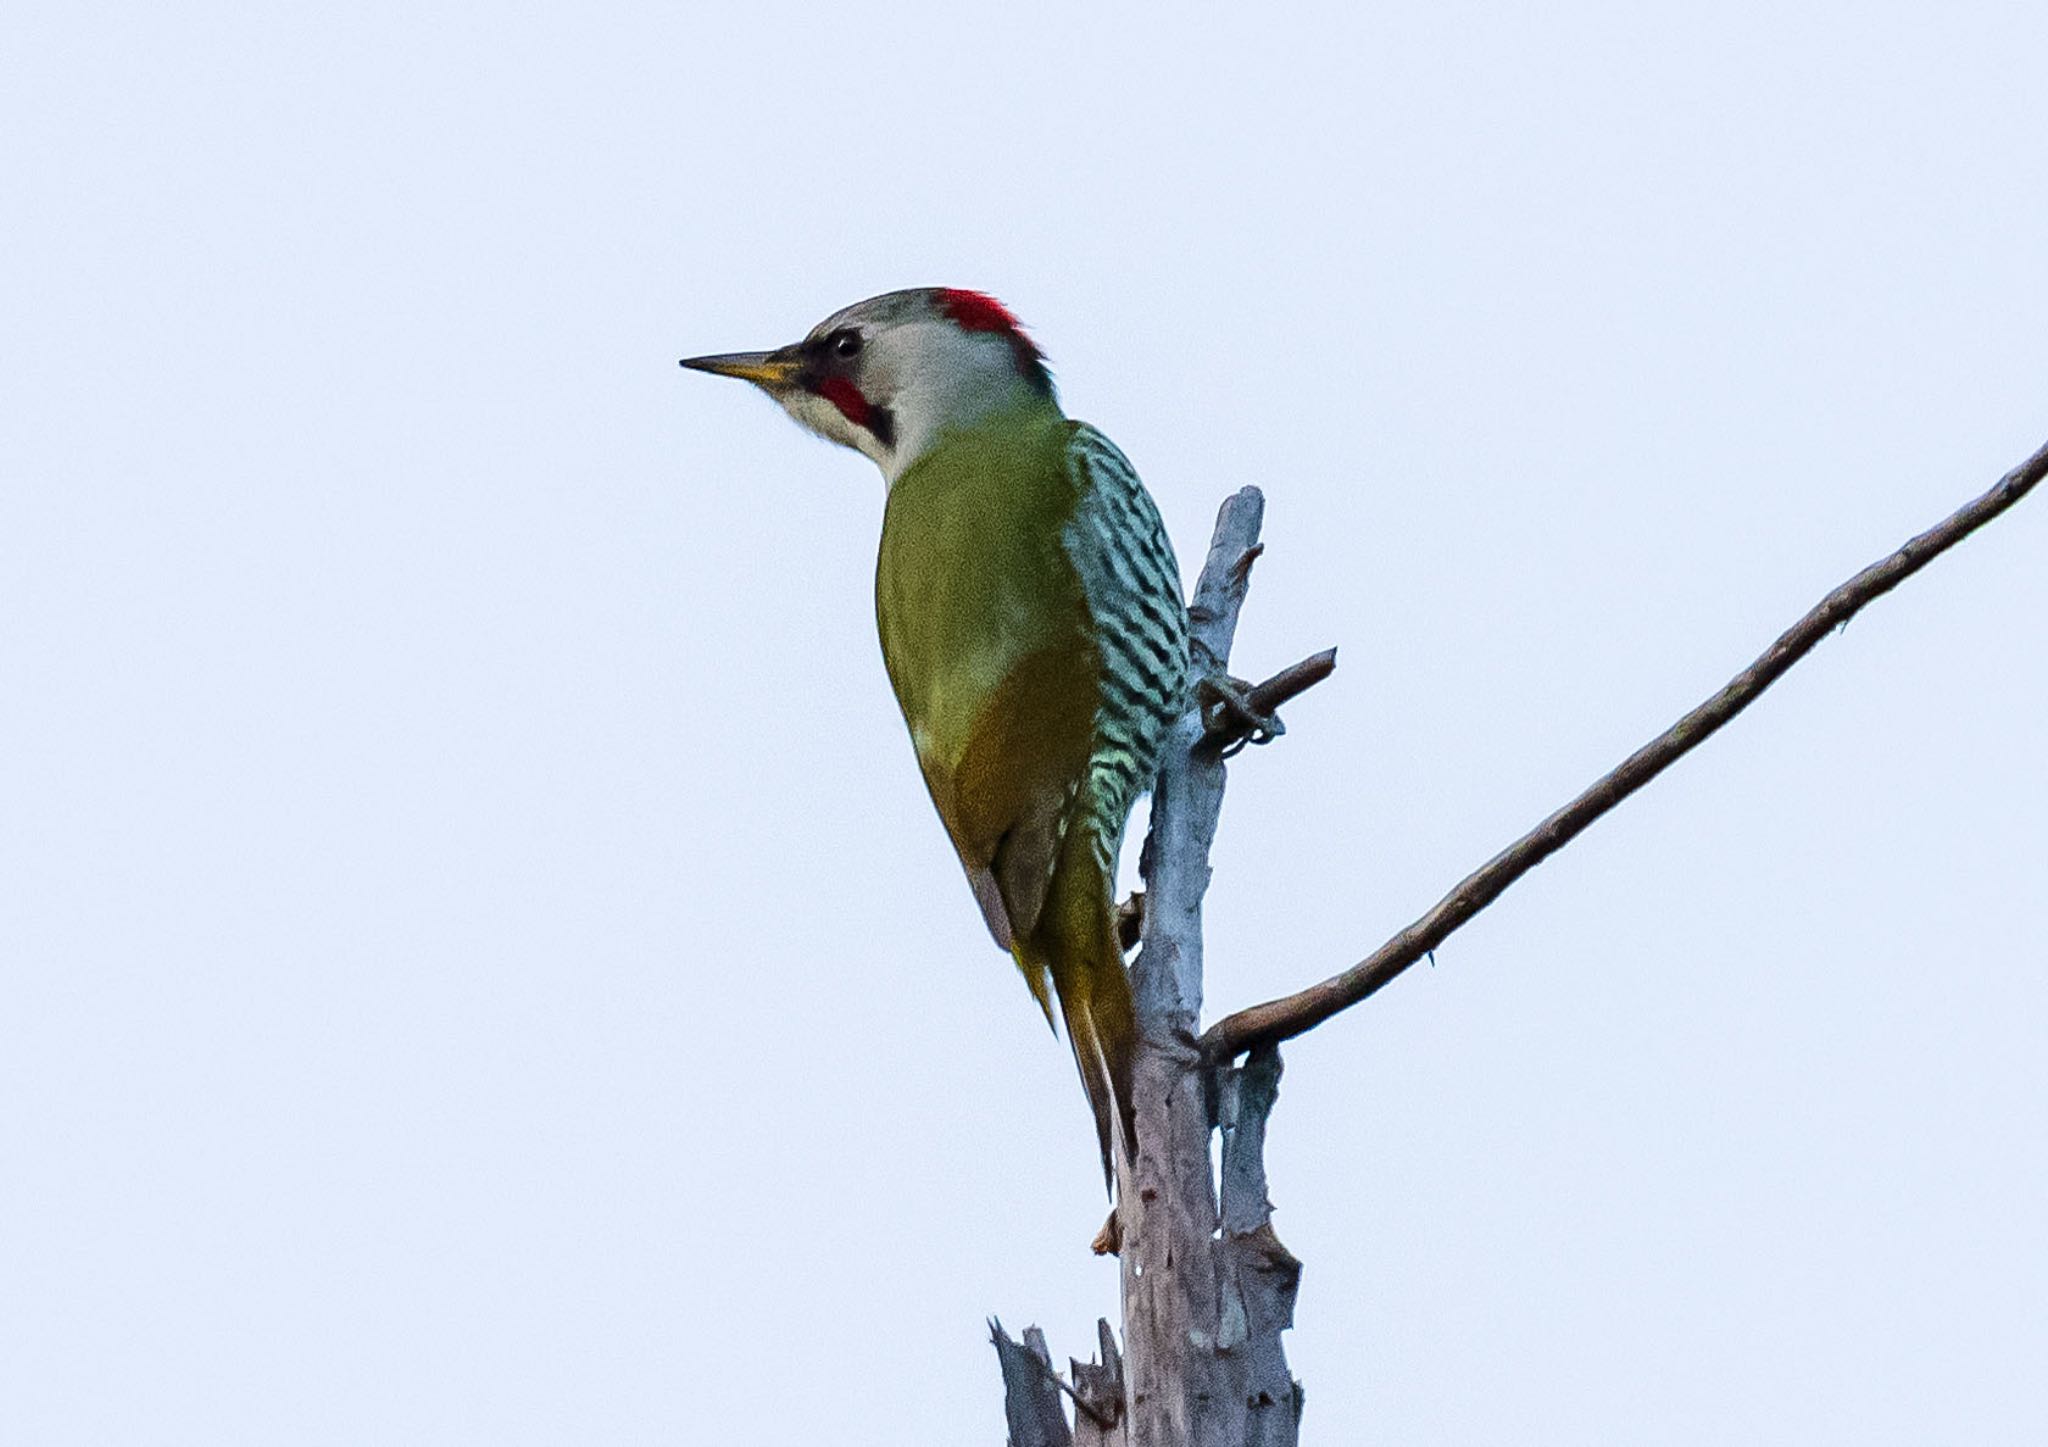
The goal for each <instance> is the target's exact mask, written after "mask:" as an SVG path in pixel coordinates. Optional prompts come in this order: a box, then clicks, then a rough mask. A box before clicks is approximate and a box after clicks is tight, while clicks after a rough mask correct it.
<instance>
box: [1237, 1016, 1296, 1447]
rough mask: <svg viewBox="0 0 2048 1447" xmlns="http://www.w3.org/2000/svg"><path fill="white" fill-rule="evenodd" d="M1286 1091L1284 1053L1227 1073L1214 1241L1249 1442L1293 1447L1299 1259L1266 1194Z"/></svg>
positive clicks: (1267, 1053) (1272, 1052)
mask: <svg viewBox="0 0 2048 1447" xmlns="http://www.w3.org/2000/svg"><path fill="white" fill-rule="evenodd" d="M1279 1094H1280V1051H1279V1048H1278V1047H1277V1046H1267V1047H1263V1048H1261V1049H1258V1050H1254V1051H1253V1052H1252V1054H1251V1058H1250V1059H1248V1060H1246V1061H1245V1063H1244V1064H1243V1065H1242V1066H1240V1067H1238V1068H1235V1069H1232V1070H1229V1071H1227V1072H1226V1073H1225V1074H1224V1077H1223V1082H1222V1089H1221V1090H1220V1091H1219V1096H1220V1100H1221V1106H1222V1109H1221V1111H1220V1115H1221V1121H1220V1124H1221V1126H1222V1130H1223V1170H1222V1172H1221V1179H1222V1187H1223V1200H1222V1206H1221V1217H1222V1227H1223V1235H1222V1237H1221V1239H1219V1240H1218V1241H1217V1243H1216V1255H1217V1261H1218V1266H1219V1268H1220V1279H1221V1281H1222V1291H1223V1337H1224V1342H1225V1344H1226V1345H1227V1346H1228V1347H1229V1349H1231V1350H1234V1351H1236V1352H1237V1353H1238V1354H1239V1355H1240V1356H1241V1357H1242V1359H1243V1361H1244V1369H1245V1378H1244V1391H1245V1432H1244V1436H1243V1438H1242V1439H1241V1440H1242V1441H1243V1442H1244V1443H1245V1444H1246V1447H1292V1444H1293V1443H1294V1441H1295V1437H1296V1431H1297V1429H1298V1428H1299V1426H1300V1424H1301V1400H1302V1399H1301V1384H1300V1383H1299V1382H1297V1381H1295V1380H1294V1376H1293V1374H1292V1373H1291V1372H1289V1371H1288V1369H1287V1354H1286V1352H1285V1351H1284V1350H1283V1349H1282V1347H1281V1344H1280V1333H1281V1332H1283V1331H1285V1330H1287V1329H1288V1328H1289V1327H1291V1326H1293V1325H1294V1296H1295V1292H1296V1291H1297V1290H1298V1289H1299V1287H1300V1285H1301V1263H1300V1262H1299V1261H1297V1260H1295V1259H1294V1255H1293V1253H1292V1252H1290V1251H1289V1250H1288V1249H1287V1248H1286V1247H1285V1246H1282V1245H1281V1244H1280V1238H1279V1237H1278V1236H1276V1235H1274V1234H1273V1204H1272V1202H1271V1201H1269V1200H1267V1199H1266V1117H1267V1116H1269V1115H1271V1114H1272V1112H1273V1102H1274V1101H1275V1100H1276V1099H1278V1098H1279Z"/></svg>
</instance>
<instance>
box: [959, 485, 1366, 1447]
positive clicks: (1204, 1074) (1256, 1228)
mask: <svg viewBox="0 0 2048 1447" xmlns="http://www.w3.org/2000/svg"><path fill="white" fill-rule="evenodd" d="M1264 510H1265V500H1264V499H1263V497H1261V495H1260V494H1259V492H1258V490H1257V489H1256V488H1246V489H1244V490H1243V491H1242V492H1239V493H1238V494H1237V495H1235V496H1234V497H1232V498H1230V499H1229V500H1228V501H1226V502H1225V503H1224V504H1223V508H1222V511H1221V512H1220V513H1219V514H1218V515H1217V519H1216V534H1215V540H1214V541H1213V542H1212V543H1211V544H1210V548H1209V555H1208V560H1207V562H1206V564H1205V565H1204V567H1203V569H1202V575H1201V580H1200V582H1199V583H1198V584H1197V585H1196V588H1195V599H1194V602H1193V604H1192V605H1190V607H1189V609H1188V618H1189V623H1190V631H1191V635H1192V646H1193V654H1194V665H1195V673H1196V676H1197V677H1210V678H1222V677H1223V676H1224V675H1225V674H1226V668H1227V664H1228V663H1229V657H1230V644H1231V637H1232V635H1233V633H1234V632H1235V631H1236V628H1237V615H1238V610H1239V608H1240V607H1241V606H1242V605H1243V603H1244V596H1245V590H1246V588H1247V586H1248V584H1249V581H1250V576H1251V565H1252V562H1253V560H1254V559H1255V558H1257V556H1258V553H1259V541H1258V539H1259V527H1260V523H1261V520H1262V517H1263V514H1264ZM1327 671H1328V660H1327V659H1326V660H1323V665H1322V667H1321V668H1320V670H1319V671H1317V672H1315V674H1314V677H1321V676H1322V675H1323V674H1325V673H1327ZM1309 681H1311V682H1312V681H1313V678H1311V679H1310V680H1309ZM1301 686H1305V684H1304V685H1301ZM1215 732H1216V733H1217V734H1219V735H1221V736H1220V737H1212V736H1211V728H1210V723H1209V720H1208V719H1207V718H1205V715H1204V713H1203V712H1200V711H1190V712H1189V713H1188V714H1187V715H1186V716H1185V717H1184V718H1183V719H1182V720H1181V721H1180V724H1179V725H1178V726H1177V728H1176V730H1175V732H1174V734H1173V735H1172V737H1171V739H1170V740H1169V742H1168V744H1167V748H1166V756H1165V762H1164V764H1163V766H1162V768H1161V770H1160V776H1159V781H1158V784H1157V787H1156V788H1155V790H1154V793H1153V799H1152V828H1151V834H1150V837H1149V838H1148V839H1147V840H1146V845H1145V855H1144V865H1143V874H1144V882H1145V901H1144V916H1143V917H1144V924H1143V929H1142V933H1141V940H1142V944H1141V947H1140V949H1139V953H1138V957H1137V959H1136V961H1135V962H1134V963H1133V965H1132V970H1131V978H1132V987H1133V993H1134V994H1135V996H1136V1000H1137V1009H1138V1033H1139V1046H1138V1056H1137V1061H1136V1065H1135V1068H1134V1071H1133V1077H1134V1080H1133V1085H1134V1094H1135V1096H1136V1106H1137V1119H1138V1151H1137V1160H1136V1162H1135V1164H1129V1165H1124V1166H1122V1167H1120V1169H1119V1172H1118V1180H1117V1195H1118V1201H1119V1206H1118V1218H1117V1226H1118V1234H1119V1236H1120V1237H1121V1241H1122V1259H1123V1298H1124V1347H1123V1361H1122V1373H1123V1375H1122V1379H1121V1381H1120V1382H1118V1381H1116V1374H1117V1358H1116V1351H1115V1339H1114V1335H1113V1333H1111V1331H1110V1329H1109V1326H1108V1323H1106V1322H1105V1323H1103V1325H1102V1346H1103V1358H1102V1361H1101V1362H1100V1363H1099V1364H1095V1365H1087V1364H1082V1363H1075V1364H1074V1369H1073V1370H1074V1377H1075V1390H1076V1391H1077V1392H1079V1393H1081V1394H1082V1397H1083V1400H1084V1401H1086V1400H1087V1397H1088V1396H1089V1395H1093V1396H1095V1398H1096V1400H1097V1402H1099V1403H1100V1404H1101V1406H1100V1407H1098V1408H1094V1410H1092V1411H1091V1412H1077V1413H1076V1417H1077V1422H1079V1423H1081V1424H1083V1425H1084V1430H1086V1431H1089V1432H1093V1433H1097V1434H1098V1435H1097V1436H1096V1437H1094V1439H1093V1440H1096V1441H1102V1442H1118V1443H1128V1447H1168V1444H1171V1447H1183V1444H1184V1447H1285V1444H1291V1443H1293V1442H1294V1441H1295V1437H1296V1433H1295V1428H1296V1424H1297V1423H1298V1422H1299V1420H1300V1416H1301V1395H1300V1388H1299V1386H1298V1384H1297V1383H1296V1382H1295V1381H1294V1379H1293V1378H1292V1377H1291V1376H1290V1375H1289V1374H1288V1371H1287V1359H1286V1356H1285V1353H1284V1352H1283V1350H1282V1348H1281V1343H1280V1333H1281V1332H1282V1331H1284V1330H1286V1329H1287V1327H1288V1326H1290V1325H1292V1323H1293V1313H1294V1294H1295V1287H1296V1283H1297V1282H1298V1281H1299V1279H1300V1275H1301V1265H1300V1263H1299V1262H1297V1261H1296V1260H1295V1259H1294V1258H1293V1257H1292V1256H1291V1255H1289V1254H1288V1252H1287V1249H1286V1248H1285V1247H1284V1246H1282V1245H1281V1244H1280V1241H1279V1238H1278V1237H1276V1236H1275V1235H1274V1234H1273V1228H1272V1224H1271V1216H1272V1208H1271V1207H1270V1206H1269V1205H1268V1204H1267V1201H1266V1171H1265V1162H1264V1159H1263V1151H1264V1146H1265V1133H1266V1117H1267V1114H1268V1113H1269V1112H1270V1111H1271V1110H1272V1108H1273V1101H1274V1097H1275V1094H1276V1091H1277V1089H1278V1084H1279V1078H1280V1057H1279V1052H1278V1051H1277V1050H1265V1051H1261V1052H1259V1053H1258V1054H1256V1055H1254V1056H1253V1057H1252V1058H1251V1059H1250V1060H1248V1061H1247V1062H1246V1063H1245V1064H1244V1065H1243V1066H1242V1067H1238V1066H1232V1065H1229V1064H1227V1063H1226V1064H1223V1065H1220V1066H1219V1065H1217V1064H1216V1063H1214V1062H1213V1061H1210V1060H1208V1059H1206V1058H1205V1057H1204V1055H1203V1052H1202V1049H1201V1046H1200V1041H1199V1036H1200V1033H1201V1013H1202V895H1203V893H1204V892H1205V891H1206V890H1207V888H1208V885H1209V847H1210V844H1211V842H1212V841H1213V840H1214V838H1215V836H1216V822H1217V818H1218V815H1219V813H1220V811H1221V809H1222V805H1223V785H1224V774H1225V763H1224V759H1225V750H1226V740H1227V739H1229V738H1230V737H1231V736H1232V735H1233V734H1234V733H1236V732H1238V730H1237V728H1236V727H1235V726H1233V725H1232V724H1230V723H1229V722H1227V721H1226V722H1224V723H1222V724H1221V725H1220V726H1219V727H1218V728H1217V729H1216V730H1215ZM1219 1130H1220V1131H1222V1133H1223V1139H1224V1144H1223V1176H1222V1182H1223V1191H1222V1200H1221V1201H1220V1202H1219V1201H1218V1200H1217V1192H1216V1189H1215V1186H1214V1185H1213V1184H1212V1183H1213V1182H1214V1181H1215V1179H1216V1176H1215V1166H1214V1160H1215V1158H1214V1155H1213V1154H1212V1152H1213V1145H1212V1139H1211V1138H1212V1136H1213V1135H1214V1134H1215V1133H1216V1132H1217V1131H1219ZM1030 1341H1031V1334H1030V1333H1028V1332H1027V1333H1026V1339H1025V1344H1023V1345H1020V1344H1018V1343H1014V1342H1011V1341H1010V1340H1009V1339H1008V1338H1007V1337H1005V1336H1003V1335H1002V1334H1001V1332H1000V1329H998V1333H997V1342H996V1345H997V1350H998V1352H999V1354H1000V1355H1001V1357H1002V1360H1003V1363H1004V1371H1003V1376H1004V1382H1005V1385H1006V1399H1007V1407H1008V1410H1009V1417H1010V1440H1011V1443H1012V1447H1025V1444H1027V1443H1038V1442H1049V1443H1063V1442H1065V1441H1066V1440H1067V1438H1066V1437H1065V1436H1063V1435H1059V1434H1061V1433H1064V1432H1065V1431H1066V1426H1065V1416H1064V1413H1063V1411H1062V1409H1061V1405H1060V1400H1059V1394H1058V1391H1057V1390H1056V1389H1052V1388H1044V1389H1041V1383H1042V1381H1043V1379H1044V1378H1047V1377H1050V1376H1051V1374H1052V1367H1051V1364H1050V1359H1049V1357H1041V1356H1038V1355H1035V1354H1033V1353H1032V1352H1031V1351H1030V1348H1029V1343H1030ZM1027 1363H1037V1364H1038V1368H1037V1369H1036V1370H1034V1368H1033V1367H1032V1366H1030V1365H1027ZM1083 1382H1087V1383H1089V1384H1090V1386H1089V1389H1087V1390H1086V1391H1084V1389H1083V1388H1082V1386H1081V1384H1082V1383H1083ZM1112 1384H1114V1389H1113V1390H1109V1388H1110V1387H1111V1386H1112ZM1091 1405H1092V1404H1091ZM1111 1408H1113V1409H1114V1417H1115V1420H1114V1421H1113V1422H1112V1423H1108V1424H1104V1423H1102V1422H1099V1421H1098V1420H1095V1419H1096V1418H1098V1417H1104V1416H1109V1415H1110V1412H1109V1411H1108V1410H1105V1409H1111ZM1053 1419H1058V1424H1059V1425H1058V1426H1057V1427H1055V1426H1054V1422H1053ZM1112 1434H1114V1435H1112ZM1077 1440H1089V1439H1087V1438H1077Z"/></svg>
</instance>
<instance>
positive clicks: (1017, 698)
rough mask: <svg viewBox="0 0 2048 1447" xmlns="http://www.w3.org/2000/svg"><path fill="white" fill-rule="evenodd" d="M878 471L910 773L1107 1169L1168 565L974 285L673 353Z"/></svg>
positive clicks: (1162, 686)
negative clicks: (1066, 1051)
mask: <svg viewBox="0 0 2048 1447" xmlns="http://www.w3.org/2000/svg"><path fill="white" fill-rule="evenodd" d="M683 365H684V366H685V367H692V368H695V369H697V370H698V371H703V372H715V373H718V374H719V375H721V376H726V377H739V378H742V379H744V380H746V381H749V382H753V383H755V384H756V385H758V386H759V387H761V388H762V389H763V390H764V391H766V392H767V393H768V394H769V395H770V396H771V397H773V398H774V399H775V400H776V401H777V402H779V403H781V404H782V406H783V408H784V410H786V411H787V412H788V413H789V415H790V416H792V417H794V418H795V419H796V420H797V421H798V422H799V423H801V424H802V425H803V426H805V427H807V428H809V429H810V430H811V431H813V432H816V433H819V434H820V435H822V436H824V437H826V438H829V439H830V440H832V441H834V442H838V443H842V444H844V445H845V446H847V447H851V448H854V449H855V450H857V451H859V452H863V453H865V454H866V455H867V456H868V457H870V458H872V459H873V460H874V461H875V463H876V464H877V465H878V466H879V467H880V468H881V470H882V475H883V477H884V478H885V479H886V481H887V483H888V490H889V491H888V502H887V505H886V507H885V509H884V512H883V517H882V545H881V556H880V558H879V560H878V561H877V564H876V570H875V614H876V620H877V621H878V622H879V624H880V625H881V633H882V658H883V661H884V662H885V663H886V664H887V665H888V670H889V681H890V683H891V684H892V685H893V686H894V687H895V691H896V700H897V702H898V703H899V704H901V705H902V708H903V717H904V720H905V721H906V722H907V723H908V724H909V725H910V738H911V742H912V743H913V745H915V747H916V750H917V761H918V765H919V766H920V768H921V769H922V770H923V772H924V781H925V784H926V786H927V787H928V788H929V789H930V791H931V796H932V802H933V803H934V804H936V805H937V806H938V810H939V817H940V819H942V820H943V821H944V822H945V825H946V832H947V833H948V834H949V835H951V836H952V840H953V847H954V848H955V849H956V850H958V851H959V855H960V862H961V864H962V865H964V866H965V867H966V870H967V879H968V883H969V884H970V885H972V886H973V890H974V897H975V899H976V901H977V902H979V904H980V905H981V912H982V917H983V918H984V919H986V920H987V921H988V928H989V933H990V934H992V935H994V936H995V939H996V943H997V944H998V945H1000V946H1002V947H1003V948H1004V949H1007V950H1008V951H1010V953H1011V955H1012V957H1013V958H1014V959H1015V960H1016V962H1017V968H1018V969H1020V970H1021V971H1023V973H1024V981H1025V983H1026V984H1027V985H1029V986H1030V987H1031V993H1032V994H1033V995H1034V996H1036V997H1037V999H1038V1003H1039V1005H1040V1007H1041V1008H1043V1009H1044V1011H1045V1014H1046V1019H1047V1021H1048V1022H1050V1021H1051V1020H1052V997H1053V995H1055V994H1056V995H1057V996H1058V998H1059V1003H1060V1010H1061V1013H1062V1014H1063V1015H1064V1016H1065V1018H1066V1025H1067V1039H1068V1042H1069V1043H1070V1044H1071V1045H1072V1046H1073V1050H1074V1058H1075V1061H1076V1063H1078V1064H1079V1066H1080V1068H1081V1080H1082V1083H1083V1084H1084V1085H1085V1086H1086V1087H1087V1090H1088V1099H1089V1103H1090V1105H1091V1106H1092V1107H1093V1108H1094V1111H1095V1125H1096V1132H1097V1135H1098V1137H1099V1139H1100V1142H1101V1147H1102V1162H1103V1170H1104V1173H1105V1174H1108V1173H1109V1172H1110V1169H1111V1151H1112V1148H1113V1147H1112V1142H1113V1141H1114V1140H1115V1139H1116V1138H1117V1136H1118V1134H1119V1133H1121V1136H1122V1139H1123V1142H1124V1149H1125V1150H1127V1151H1128V1150H1130V1149H1132V1148H1133V1147H1134V1145H1135V1142H1134V1140H1133V1136H1132V1128H1131V1120H1132V1114H1131V1094H1130V1070H1131V1056H1132V1051H1133V1047H1134V1044H1135V1039H1136V1025H1135V1022H1134V1018H1133V1015H1132V1010H1131V988H1130V980H1129V976H1128V975H1127V974H1126V972H1125V969H1124V959H1123V950H1122V948H1121V946H1120V944H1119V942H1118V937H1117V928H1116V922H1115V903H1114V902H1115V883H1116V861H1117V853H1118V846H1119V845H1120V843H1121V842H1122V839H1123V832H1124V825H1125V823H1126V821H1127V820H1128V819H1129V817H1130V812H1131V807H1132V805H1133V804H1134V803H1136V802H1137V799H1138V796H1139V795H1140V794H1142V793H1144V792H1146V791H1147V790H1148V789H1149V788H1150V787H1151V784H1152V778H1153V775H1154V773H1155V772H1156V771H1157V768H1158V764H1159V753H1160V748H1161V745H1162V743H1163V742H1164V740H1165V737H1166V734H1167V730H1168V728H1169V727H1170V726H1171V724H1172V722H1173V720H1174V718H1175V717H1176V716H1177V715H1178V714H1179V713H1180V711H1181V709H1182V707H1183V705H1184V702H1185V698H1186V693H1187V671H1188V645H1187V617H1186V614H1185V612H1184V611H1183V607H1182V602H1181V586H1180V569H1179V567H1178V565H1177V564H1176V563H1175V561H1174V556H1173V549H1172V547H1171V545H1170V544H1169V543H1168V542H1167V538H1166V531H1165V529H1164V528H1163V527H1162V526H1161V525H1160V521H1159V513H1158V511H1157V509H1156V508H1154V506H1153V504H1152V499H1151V498H1150V497H1149V496H1148V495H1147V494H1146V492H1145V489H1144V487H1143V486H1142V485H1140V483H1139V482H1138V477H1137V474H1136V473H1135V472H1133V471H1132V470H1131V464H1130V463H1129V462H1128V461H1126V460H1125V458H1124V455H1123V454H1122V453H1121V452H1119V451H1118V450H1117V449H1116V447H1115V446H1114V445H1113V444H1112V443H1111V442H1110V440H1109V439H1108V438H1106V437H1104V436H1103V435H1102V434H1101V433H1100V432H1097V431H1096V430H1095V429H1094V428H1092V427H1090V426H1088V425H1087V424H1086V423H1083V422H1072V421H1069V420H1068V419H1067V418H1066V416H1065V415H1064V414H1063V413H1062V412H1061V411H1060V406H1059V402H1058V400H1057V398H1056V397H1055V396H1054V393H1053V385H1052V378H1051V376H1050V374H1049V373H1048V372H1047V371H1046V366H1045V359H1044V356H1043V354H1042V353H1041V352H1040V351H1039V349H1038V347H1037V346H1036V344H1034V343H1033V342H1032V341H1031V339H1030V338H1029V337H1027V336H1026V335H1025V334H1024V331H1023V330H1022V328H1021V327H1019V325H1018V323H1017V319H1016V318H1015V317H1013V316H1012V315H1011V314H1010V313H1009V311H1008V310H1006V309H1005V308H1004V307H1003V306H1002V304H1001V303H999V302H997V301H996V300H994V299H993V298H992V297H988V296H984V295H982V294H981V293H979V292H972V291H960V290H955V289H951V288H939V287H925V288H919V289H917V290H912V291H898V292H890V293H889V294H888V295H886V296H878V297H874V298H872V299H871V300H868V301H864V302H860V303H859V304H857V305H855V306H850V307H848V308H847V309H846V310H844V311H842V312H839V313H837V314H836V315H834V316H831V317H828V318H826V319H825V320H824V321H822V322H820V323H819V324H818V325H817V326H816V327H814V328H813V329H812V330H811V333H810V335H809V336H807V337H805V338H804V339H803V340H802V341H800V342H797V343H795V344H794V345H792V346H787V347H782V348H779V349H778V350H775V351H771V352H742V353H735V354H731V355H727V356H716V357H693V358H690V359H688V360H686V361H685V362H684V363H683Z"/></svg>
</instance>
